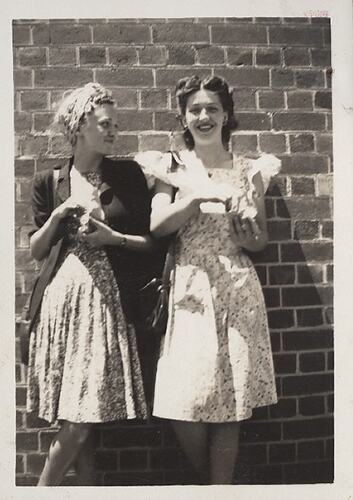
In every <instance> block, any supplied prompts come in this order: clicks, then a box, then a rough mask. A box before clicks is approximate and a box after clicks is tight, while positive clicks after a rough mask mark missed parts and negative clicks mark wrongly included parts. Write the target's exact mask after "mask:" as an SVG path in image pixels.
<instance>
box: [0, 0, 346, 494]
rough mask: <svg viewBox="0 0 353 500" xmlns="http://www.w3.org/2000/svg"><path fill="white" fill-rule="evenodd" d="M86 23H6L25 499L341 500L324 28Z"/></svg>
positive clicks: (19, 463) (145, 20)
mask: <svg viewBox="0 0 353 500" xmlns="http://www.w3.org/2000/svg"><path fill="white" fill-rule="evenodd" d="M81 12H82V16H79V17H78V16H77V15H76V14H75V15H74V16H72V17H69V16H67V15H66V16H62V17H59V16H57V15H55V16H52V17H46V18H44V17H42V16H39V15H38V17H34V18H30V17H29V16H25V15H23V16H16V17H15V16H12V18H11V21H10V24H11V26H10V27H9V28H10V29H11V42H10V44H11V56H12V64H13V67H12V70H11V71H12V74H9V75H8V76H7V78H8V79H9V80H11V79H13V90H12V93H13V109H12V115H13V118H12V120H13V130H12V132H13V133H12V136H13V137H12V141H13V143H14V150H13V160H12V167H11V166H8V170H9V169H10V170H11V168H12V173H11V175H12V179H13V183H14V196H13V210H14V219H13V229H12V232H13V250H14V252H13V253H14V256H13V257H14V270H13V272H14V276H15V279H14V292H13V298H14V309H13V314H14V317H13V318H12V323H13V325H14V327H13V332H14V334H13V338H12V340H11V341H12V343H13V346H12V347H11V348H13V352H14V359H13V361H12V373H14V372H15V380H14V382H13V392H14V393H15V397H14V401H13V403H14V408H13V423H12V425H13V430H14V433H13V434H14V436H15V437H14V443H13V457H12V458H13V463H12V467H13V470H14V474H13V476H14V478H13V479H14V487H15V490H16V491H21V492H23V497H22V496H21V497H16V498H25V496H26V494H27V492H31V495H33V494H34V490H33V488H30V487H35V486H60V487H61V490H62V491H63V492H64V491H68V492H71V494H72V495H73V496H67V498H74V496H75V493H74V492H75V491H76V492H80V491H81V489H80V488H77V487H88V486H89V487H100V489H99V490H96V491H97V492H99V491H105V488H104V487H108V486H109V487H148V486H153V487H172V486H183V490H182V491H183V492H184V493H185V494H186V492H188V491H191V490H189V488H188V487H191V486H193V487H197V488H196V489H192V491H194V496H192V498H201V496H199V494H200V495H201V494H203V493H207V494H209V495H210V497H209V498H215V497H214V496H213V495H214V494H215V493H210V491H213V492H215V491H218V490H213V489H212V490H210V489H209V487H210V486H216V485H217V486H226V485H228V487H231V488H232V489H231V490H228V489H226V491H227V492H229V493H230V494H231V495H234V498H235V496H237V495H238V493H237V492H238V491H239V492H240V491H243V489H242V488H243V487H244V488H245V487H246V488H248V487H250V486H251V487H256V486H259V485H266V487H269V486H271V485H272V486H273V487H274V489H273V490H272V489H271V490H266V491H268V492H269V496H268V497H266V498H280V496H276V497H275V496H273V497H272V496H270V494H271V492H272V491H277V490H276V488H277V487H283V486H288V487H289V486H292V485H297V486H300V485H302V486H303V485H305V487H308V488H311V487H314V486H315V485H316V486H319V485H321V487H322V488H325V493H322V496H320V495H319V496H317V497H316V496H313V492H312V493H310V494H309V493H306V494H304V495H305V496H304V495H302V496H303V498H309V495H310V498H342V499H343V498H347V499H348V498H349V497H348V495H346V496H342V497H338V496H337V497H336V496H335V495H336V493H333V492H331V493H332V495H333V496H332V497H330V496H324V495H325V494H327V492H328V491H329V488H332V487H333V486H334V483H335V482H336V481H337V477H343V476H340V472H338V476H337V462H336V459H337V453H335V440H336V438H337V437H338V436H337V430H338V431H339V432H342V428H341V427H339V426H338V425H337V420H336V416H337V415H336V413H337V405H336V404H335V392H336V389H337V374H336V370H335V365H337V352H336V354H335V353H334V351H336V346H337V343H339V342H340V340H341V338H342V336H343V335H342V334H340V335H337V331H336V330H337V326H336V322H334V298H335V313H336V314H337V312H336V304H337V300H336V297H337V294H338V293H339V292H338V291H337V290H336V286H337V280H336V279H335V287H334V276H333V273H334V271H333V268H334V226H335V228H336V223H337V225H338V231H340V227H342V226H340V224H341V223H342V222H338V221H337V216H336V214H337V211H336V210H337V207H339V206H340V199H337V192H336V191H335V196H334V175H335V174H334V170H335V171H336V173H337V169H336V149H334V147H333V145H334V141H335V140H336V136H337V134H338V132H337V129H335V120H336V119H337V120H338V116H339V115H338V111H337V115H336V109H335V107H334V106H333V104H332V91H333V94H334V95H335V92H337V88H339V87H340V82H338V83H337V88H336V90H335V76H336V67H335V64H334V57H336V56H335V46H334V44H333V43H332V41H331V35H332V32H333V27H334V19H333V17H332V15H331V13H330V11H329V10H326V9H325V8H324V7H323V8H322V9H317V8H315V9H312V10H310V9H309V8H307V9H302V10H301V14H300V15H297V12H296V13H295V15H293V14H291V12H288V13H287V15H285V14H286V12H284V10H283V11H280V10H279V9H277V11H276V9H275V10H274V14H273V15H264V16H263V15H262V11H261V10H258V11H256V12H258V13H259V15H254V14H253V15H248V16H245V15H237V10H236V9H234V16H233V15H225V16H222V15H219V16H218V15H216V16H210V15H203V12H202V9H199V11H198V12H199V14H197V15H190V16H189V15H187V16H185V17H181V16H180V15H178V16H173V15H170V16H164V15H163V14H161V15H160V14H158V15H157V16H156V17H154V16H148V17H145V16H144V14H143V13H142V14H141V15H139V14H138V10H136V15H131V16H129V17H119V16H109V17H99V16H94V17H89V16H87V14H85V12H84V9H82V10H81ZM157 12H158V11H157ZM219 12H220V14H222V9H220V10H219ZM227 12H228V10H227ZM349 13H351V11H349ZM184 15H185V14H184V13H183V16H184ZM336 30H337V31H338V28H337V26H336ZM337 31H336V33H337ZM350 76H352V75H350ZM337 80H338V77H337ZM347 84H348V85H351V84H352V81H350V82H347ZM336 99H337V100H339V99H338V98H337V94H336ZM347 132H351V131H349V130H348V131H347ZM347 141H349V137H348V135H347ZM334 151H335V154H334ZM349 162H350V163H351V159H350V160H349ZM350 163H349V164H350ZM347 165H348V164H347ZM343 176H344V172H343V171H342V170H341V171H340V175H339V177H340V179H342V177H343ZM351 177H352V175H351V174H349V175H348V176H347V183H348V182H350V180H351ZM336 182H337V179H336V176H335V183H336ZM336 186H337V184H336ZM338 198H340V197H338ZM334 204H335V206H334ZM334 208H335V211H334ZM334 214H335V224H334ZM335 235H336V232H335ZM335 245H336V246H335V256H336V259H337V254H339V252H340V251H339V250H337V237H336V236H335ZM344 248H346V247H344ZM336 263H337V260H336V261H335V268H336ZM338 267H339V264H338ZM341 293H342V292H341ZM343 294H344V295H347V290H345V291H343ZM344 307H345V302H344V300H343V301H342V302H340V306H339V311H338V314H339V317H342V315H341V313H342V309H344ZM347 318H348V316H347ZM334 325H335V328H334ZM338 325H339V332H342V331H343V332H344V331H346V330H345V324H344V323H343V322H342V321H341V320H340V319H338ZM350 329H351V328H350ZM338 350H339V351H340V352H342V350H344V349H342V347H341V348H339V347H338ZM335 360H336V363H335ZM343 364H344V363H343ZM10 373H11V372H10ZM339 380H340V384H341V385H340V388H343V387H344V382H342V377H341V376H340V377H339ZM335 381H336V384H335ZM340 388H339V389H338V391H340V390H341V389H340ZM340 397H342V396H340ZM343 398H344V396H343ZM345 415H346V416H347V417H348V415H349V414H345ZM338 419H340V414H339V415H338ZM338 438H339V437H338ZM348 453H350V455H351V450H348ZM342 457H344V453H342V454H341V455H340V458H341V459H342ZM19 487H21V488H19ZM71 487H75V488H73V489H71ZM303 487H304V486H303ZM130 489H131V488H130ZM238 489H239V490H238ZM127 490H129V488H127ZM41 491H43V490H41ZM44 491H45V490H44ZM50 491H51V492H53V491H56V492H58V493H57V494H58V495H59V496H58V498H60V488H59V490H56V489H55V490H53V489H51V490H50ZM82 491H83V490H82ZM84 491H86V492H88V493H89V492H92V493H93V490H92V489H88V490H87V489H85V490H84ZM109 491H114V490H109ZM119 491H120V490H119ZM124 491H125V490H124ZM144 491H145V492H146V493H145V496H144V495H143V492H144ZM163 491H165V492H166V491H169V489H168V490H163V488H153V489H150V488H149V489H145V488H140V489H139V492H140V494H141V495H142V496H141V497H139V498H146V499H147V498H152V496H149V495H150V494H151V495H152V492H154V493H156V494H157V492H159V493H158V495H159V496H158V498H164V493H163ZM171 491H173V489H172V490H171ZM221 491H222V490H220V493H217V494H216V495H218V494H222V493H221ZM246 491H248V490H246ZM250 491H251V490H250ZM253 491H254V492H255V491H260V490H253ZM282 491H283V490H282ZM303 491H308V492H309V491H312V490H303ZM322 491H324V490H322ZM201 492H202V493H201ZM43 493H44V492H43ZM78 494H79V497H80V498H81V495H83V493H78ZM96 494H97V493H96ZM168 494H169V493H168ZM182 494H183V493H182ZM34 495H35V494H34ZM68 495H70V493H68ZM114 495H115V494H114ZM306 495H308V496H306ZM133 497H134V495H132V497H131V498H133ZM177 497H178V495H177V496H176V498H177ZM251 497H252V495H251V493H250V496H249V497H246V498H251ZM9 498H10V497H9ZM11 498H12V497H11ZM13 498H15V496H14V497H13ZM43 498H44V497H43ZM82 498H83V496H82ZM92 498H93V497H92ZM106 498H110V496H108V497H106ZM135 498H137V496H135ZM153 498H154V497H153ZM185 498H191V496H190V497H185ZM202 498H203V497H202ZM232 498H233V496H232ZM239 498H243V497H240V496H239ZM244 498H245V497H244Z"/></svg>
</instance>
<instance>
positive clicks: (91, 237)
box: [80, 216, 118, 247]
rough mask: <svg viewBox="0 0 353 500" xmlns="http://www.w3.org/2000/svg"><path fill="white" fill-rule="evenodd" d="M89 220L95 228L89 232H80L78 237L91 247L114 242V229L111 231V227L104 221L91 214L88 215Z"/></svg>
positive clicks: (115, 233)
mask: <svg viewBox="0 0 353 500" xmlns="http://www.w3.org/2000/svg"><path fill="white" fill-rule="evenodd" d="M89 222H90V225H93V226H94V228H95V230H94V231H93V232H90V233H87V232H82V233H81V235H80V239H81V240H82V241H86V242H87V243H89V244H90V245H92V246H93V247H101V246H104V245H112V244H114V241H115V236H116V235H117V234H118V233H117V232H116V231H113V229H112V228H111V227H109V226H107V225H106V224H105V223H104V222H102V221H99V220H98V219H95V218H94V217H92V216H90V218H89Z"/></svg>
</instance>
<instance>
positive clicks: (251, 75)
mask: <svg viewBox="0 0 353 500" xmlns="http://www.w3.org/2000/svg"><path fill="white" fill-rule="evenodd" d="M218 74H219V75H220V76H223V77H224V78H225V79H226V80H227V82H228V84H229V85H232V86H233V87H268V86H269V84H270V77H269V70H268V69H263V68H261V69H260V68H252V67H250V68H249V67H245V68H232V69H219V71H218Z"/></svg>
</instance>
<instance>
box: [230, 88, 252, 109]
mask: <svg viewBox="0 0 353 500" xmlns="http://www.w3.org/2000/svg"><path fill="white" fill-rule="evenodd" d="M232 95H233V101H234V109H235V112H236V113H237V112H238V111H239V110H241V109H256V91H255V90H248V89H239V90H233V94H232Z"/></svg>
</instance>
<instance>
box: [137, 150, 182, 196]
mask: <svg viewBox="0 0 353 500" xmlns="http://www.w3.org/2000/svg"><path fill="white" fill-rule="evenodd" d="M135 161H136V162H137V163H138V164H139V165H140V167H141V169H142V171H143V173H144V174H145V177H146V180H147V184H148V187H149V188H151V187H153V186H154V184H155V181H156V179H159V180H161V181H163V182H165V183H166V184H170V185H172V186H175V187H177V185H176V179H174V177H175V176H174V175H173V173H172V172H171V163H172V155H171V153H161V152H160V151H144V152H142V153H138V154H137V155H136V156H135Z"/></svg>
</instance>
